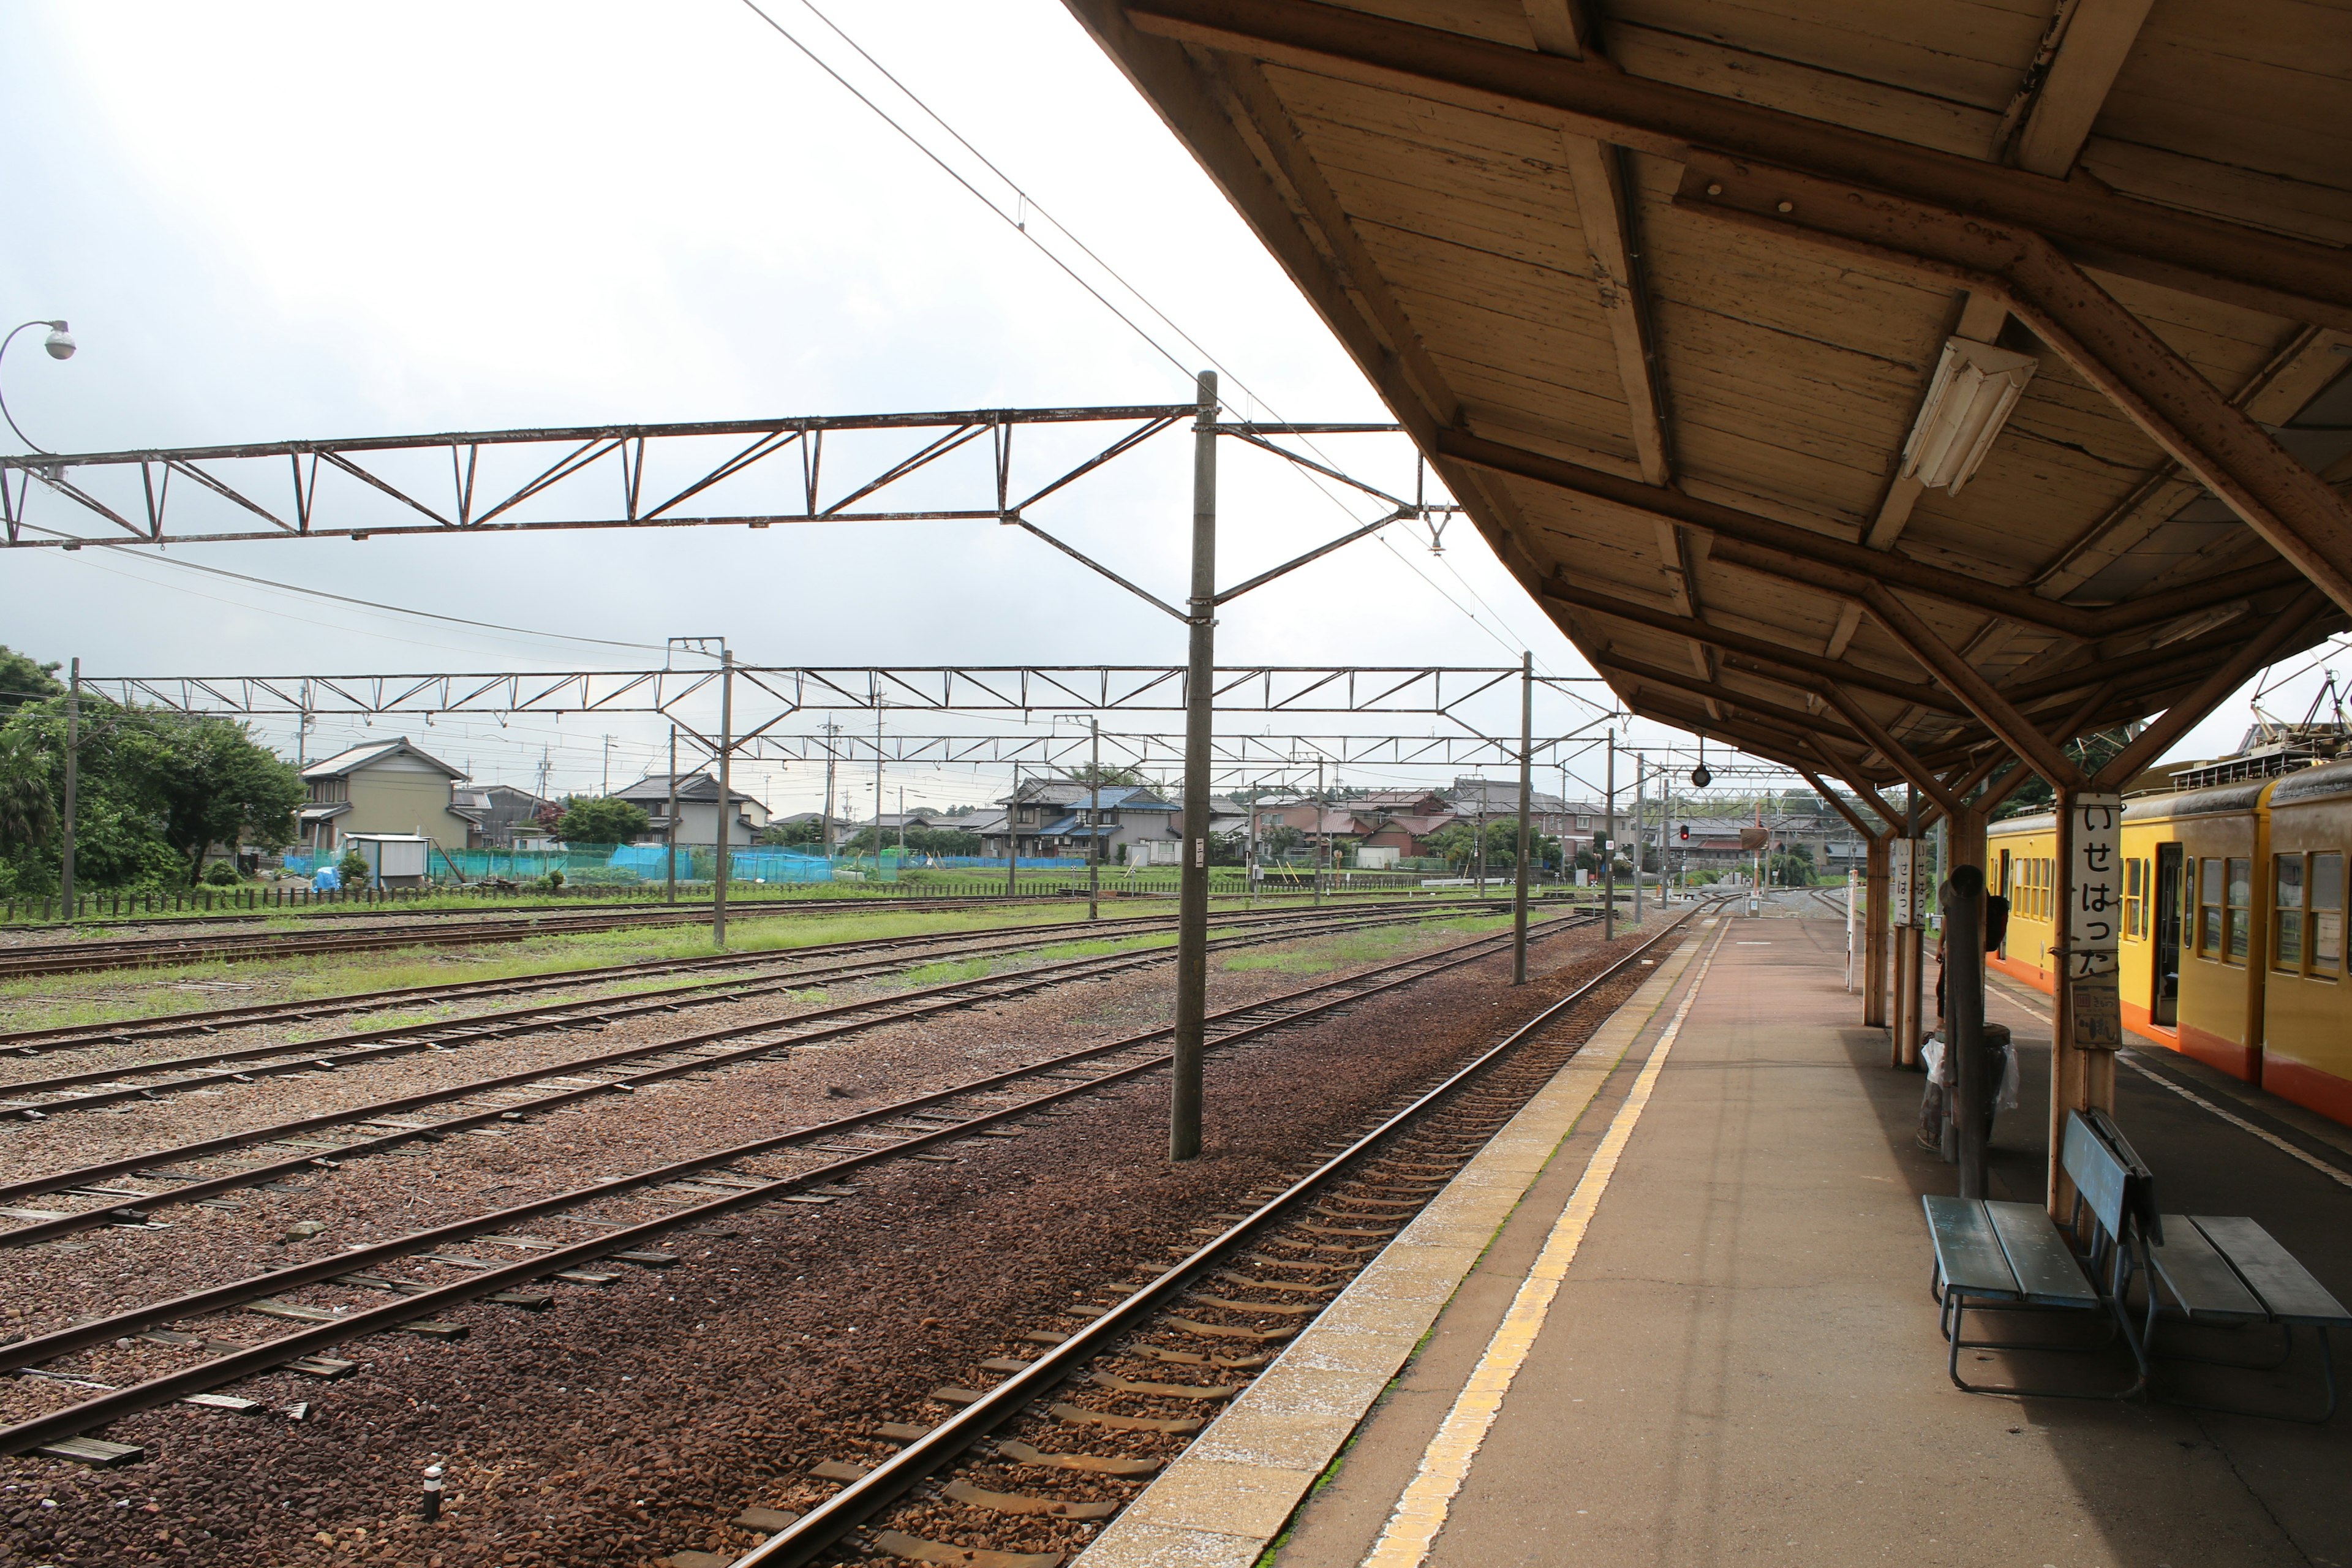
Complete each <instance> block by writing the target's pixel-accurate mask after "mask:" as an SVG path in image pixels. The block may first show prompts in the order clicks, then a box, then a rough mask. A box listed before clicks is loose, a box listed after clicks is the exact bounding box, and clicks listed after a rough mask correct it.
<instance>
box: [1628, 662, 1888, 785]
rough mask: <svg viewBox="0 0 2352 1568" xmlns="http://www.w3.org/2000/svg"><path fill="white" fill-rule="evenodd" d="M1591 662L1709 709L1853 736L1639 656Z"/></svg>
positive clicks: (1842, 737) (1847, 737)
mask: <svg viewBox="0 0 2352 1568" xmlns="http://www.w3.org/2000/svg"><path fill="white" fill-rule="evenodd" d="M1593 663H1594V664H1596V665H1598V666H1600V667H1601V668H1606V669H1613V670H1617V671H1619V672H1620V673H1622V674H1625V675H1630V676H1632V677H1633V679H1636V680H1648V681H1654V682H1656V683H1657V684H1658V685H1661V686H1670V687H1674V688H1676V689H1680V690H1684V691H1688V692H1691V693H1693V694H1695V695H1696V696H1699V697H1703V698H1705V699H1706V700H1707V701H1708V703H1709V705H1710V708H1711V709H1712V708H1722V709H1725V710H1732V711H1737V712H1743V713H1752V714H1756V715H1758V716H1759V717H1762V718H1769V719H1770V720H1771V721H1773V722H1775V723H1778V724H1786V725H1787V726H1789V727H1790V729H1792V730H1819V731H1822V732H1824V733H1826V734H1832V735H1835V736H1837V737H1838V738H1839V739H1840V740H1850V739H1853V738H1854V731H1852V730H1850V729H1849V728H1847V727H1846V726H1844V725H1841V724H1833V723H1832V722H1830V721H1828V720H1827V719H1824V718H1823V717H1822V715H1820V714H1818V713H1808V712H1805V711H1804V710H1802V709H1798V708H1790V707H1787V706H1785V705H1783V704H1781V703H1778V702H1775V701H1773V700H1770V699H1769V698H1765V697H1751V696H1749V695H1748V693H1746V692H1744V691H1733V690H1729V689H1727V688H1725V687H1723V686H1721V685H1718V684H1717V683H1716V682H1713V681H1710V680H1708V679H1706V678H1705V677H1704V676H1697V675H1689V674H1685V672H1683V671H1681V670H1678V669H1668V668H1665V667H1664V666H1662V665H1655V664H1651V663H1648V662H1646V661H1645V660H1643V659H1637V658H1624V657H1623V656H1622V655H1619V654H1614V653H1601V654H1597V655H1595V656H1594V657H1593ZM1889 760H1890V761H1891V760H1892V759H1889Z"/></svg>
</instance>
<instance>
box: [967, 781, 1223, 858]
mask: <svg viewBox="0 0 2352 1568" xmlns="http://www.w3.org/2000/svg"><path fill="white" fill-rule="evenodd" d="M999 804H1001V805H1003V806H1004V807H1005V808H1006V810H1007V813H1008V815H1009V820H999V821H997V822H996V823H995V824H994V825H993V828H990V827H982V826H977V824H976V822H975V819H974V818H972V817H962V818H959V819H957V822H956V826H959V827H961V828H962V829H963V830H964V831H966V832H968V833H977V834H979V835H980V836H981V842H982V847H983V849H984V852H985V853H987V854H990V855H1003V854H1006V853H1009V852H1017V853H1019V854H1021V855H1024V856H1040V857H1044V856H1055V855H1062V856H1074V857H1079V858H1083V857H1084V856H1085V855H1086V853H1087V843H1088V841H1089V840H1098V841H1099V842H1100V843H1101V845H1102V849H1101V852H1100V856H1099V858H1100V859H1101V860H1102V861H1103V862H1104V863H1105V864H1107V865H1108V864H1110V863H1113V862H1116V861H1118V860H1122V859H1135V860H1142V859H1144V858H1147V857H1149V856H1150V854H1151V853H1152V851H1151V850H1150V849H1148V848H1142V846H1145V845H1150V844H1174V843H1178V842H1180V841H1181V838H1182V836H1183V824H1182V822H1181V816H1180V813H1179V812H1178V810H1177V807H1176V806H1175V805H1174V804H1173V803H1172V802H1171V801H1169V800H1167V799H1165V798H1163V797H1162V796H1161V795H1160V793H1159V792H1158V791H1157V790H1155V789H1153V788H1151V787H1150V786H1149V785H1144V784H1103V785H1101V786H1100V791H1099V795H1098V796H1097V786H1096V785H1094V784H1088V783H1087V782H1085V781H1084V780H1080V779H1030V780H1027V781H1024V783H1023V784H1022V785H1021V787H1020V788H1019V789H1018V790H1016V791H1015V792H1014V793H1013V794H1012V795H1008V796H1006V797H1005V798H1004V799H1003V801H1002V802H1000V803H999ZM1097 810H1099V816H1097ZM1008 845H1011V846H1014V847H1017V850H1008Z"/></svg>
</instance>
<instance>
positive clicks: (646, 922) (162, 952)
mask: <svg viewBox="0 0 2352 1568" xmlns="http://www.w3.org/2000/svg"><path fill="white" fill-rule="evenodd" d="M1056 896H1057V895H1052V894H1037V895H1031V896H1029V897H1028V898H1027V899H1024V898H1023V897H1021V896H1019V895H1016V896H1015V898H1014V899H1013V901H1014V902H1024V901H1045V900H1049V899H1052V898H1054V897H1056ZM1058 896H1060V897H1066V895H1058ZM997 897H998V899H999V900H1002V899H1003V895H1002V894H999V895H998V896H997ZM892 907H894V908H898V909H902V910H903V909H904V908H906V906H903V905H898V906H892ZM709 919H710V915H709V911H708V910H675V911H671V910H664V911H663V912H661V913H657V914H655V913H645V914H629V915H620V914H614V915H583V916H582V917H580V918H577V919H569V920H550V921H497V922H491V921H483V922H480V923H478V924H467V925H462V926H457V927H453V928H446V929H443V930H438V931H436V930H431V929H429V928H424V927H405V928H401V929H398V930H385V931H300V932H293V933H281V932H277V931H249V932H248V931H231V932H224V933H221V934H218V935H215V936H205V937H194V938H180V937H153V938H142V939H135V940H128V941H121V942H57V943H50V944H45V945H42V946H37V947H25V948H18V949H15V950H11V949H8V948H5V947H0V979H10V978H20V977H25V976H30V975H40V974H73V973H87V972H89V971H92V970H101V969H162V968H167V967H170V966H172V965H174V964H182V963H238V962H251V961H252V960H254V959H256V958H274V957H279V956H309V955H319V954H333V953H346V952H382V951H384V950H387V949H393V948H402V947H475V946H481V945H485V944H488V943H490V942H517V941H522V940H526V939H528V938H531V937H538V936H577V935H593V934H595V933H597V932H599V931H624V930H628V929H631V928H636V929H642V930H648V931H656V930H661V929H664V928H667V927H670V926H679V925H702V924H707V923H708V922H709Z"/></svg>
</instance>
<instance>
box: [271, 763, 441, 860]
mask: <svg viewBox="0 0 2352 1568" xmlns="http://www.w3.org/2000/svg"><path fill="white" fill-rule="evenodd" d="M465 776H466V775H465V774H464V773H461V772H460V771H459V770H457V769H456V768H453V767H451V766H450V765H449V764H448V763H445V762H443V761H441V759H439V758H438V757H435V756H431V755H429V754H427V753H426V752H425V751H423V750H422V749H421V748H419V747H417V746H415V745H414V744H412V743H411V742H410V741H409V739H408V737H407V736H405V735H394V736H393V737H392V738H391V739H389V740H384V741H371V742H368V743H367V744H365V745H363V746H353V747H352V749H351V750H349V751H347V752H337V753H335V754H334V755H333V756H331V757H328V758H326V759H324V760H323V761H320V762H316V763H310V764H309V765H308V766H307V767H305V768H304V769H303V770H302V784H303V787H304V788H305V789H307V790H308V791H309V792H310V799H309V800H308V801H307V802H306V803H305V804H304V805H303V806H302V808H301V810H300V811H299V813H297V815H296V831H297V837H298V838H299V842H300V844H301V847H302V848H303V849H304V850H305V851H306V852H308V853H310V854H314V855H323V854H330V853H331V852H333V851H334V849H335V848H336V847H337V846H339V845H340V844H341V842H342V840H343V838H344V837H345V836H346V835H347V834H352V833H392V834H411V835H415V836H416V837H423V838H429V839H431V840H433V841H434V842H435V843H436V844H439V845H441V846H443V847H450V848H462V847H465V846H466V845H467V844H468V843H469V842H471V840H472V835H473V833H474V831H475V824H474V822H473V820H472V819H471V818H470V817H468V816H464V815H463V814H461V813H459V812H457V811H456V810H454V809H452V805H453V802H452V789H453V786H454V785H456V784H458V783H460V782H462V781H463V780H464V778H465Z"/></svg>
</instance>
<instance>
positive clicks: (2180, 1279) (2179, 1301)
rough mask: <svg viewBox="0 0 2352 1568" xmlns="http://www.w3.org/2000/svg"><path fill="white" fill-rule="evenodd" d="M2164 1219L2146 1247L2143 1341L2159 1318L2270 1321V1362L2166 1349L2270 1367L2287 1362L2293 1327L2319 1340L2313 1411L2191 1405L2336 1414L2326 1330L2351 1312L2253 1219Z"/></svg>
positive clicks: (2239, 1411) (2350, 1322) (2350, 1323)
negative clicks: (2273, 1339) (2317, 1402)
mask: <svg viewBox="0 0 2352 1568" xmlns="http://www.w3.org/2000/svg"><path fill="white" fill-rule="evenodd" d="M2163 1224H2164V1235H2165V1240H2164V1242H2163V1244H2162V1245H2161V1246H2157V1247H2149V1248H2148V1249H2147V1264H2148V1268H2149V1276H2148V1278H2149V1279H2150V1281H2151V1287H2150V1289H2149V1290H2148V1292H2147V1297H2148V1336H2147V1337H2148V1338H2150V1339H2151V1340H2152V1339H2153V1337H2154V1330H2155V1327H2156V1324H2157V1323H2158V1321H2160V1319H2161V1318H2164V1317H2177V1318H2179V1320H2181V1321H2186V1322H2189V1323H2200V1324H2202V1323H2210V1324H2221V1325H2245V1324H2252V1323H2269V1324H2271V1325H2273V1327H2275V1328H2277V1329H2278V1330H2279V1339H2280V1343H2279V1352H2278V1354H2277V1356H2276V1357H2274V1358H2273V1360H2271V1361H2268V1362H2262V1363H2252V1362H2231V1361H2222V1360H2219V1359H2217V1358H2213V1357H2207V1356H2193V1355H2185V1354H2179V1353H2175V1352H2168V1353H2167V1354H2166V1357H2165V1359H2166V1360H2168V1361H2183V1362H2189V1363H2201V1364H2204V1365H2208V1366H2233V1367H2238V1368H2241V1369H2243V1370H2247V1371H2268V1370H2270V1369H2272V1368H2274V1367H2278V1366H2282V1365H2284V1364H2285V1362H2286V1359H2287V1357H2288V1356H2289V1355H2291V1354H2292V1353H2294V1331H2295V1330H2297V1329H2299V1328H2307V1329H2309V1330H2311V1331H2313V1332H2314V1333H2315V1335H2317V1337H2318V1340H2319V1369H2320V1373H2319V1375H2320V1384H2321V1388H2322V1392H2323V1394H2324V1397H2323V1400H2322V1402H2321V1407H2320V1411H2319V1414H2318V1415H2293V1414H2291V1413H2288V1412H2284V1411H2275V1410H2253V1409H2247V1408H2244V1407H2242V1406H2238V1405H2201V1404H2200V1405H2195V1406H2194V1407H2195V1408H2197V1409H2200V1410H2217V1411H2223V1412H2226V1413H2228V1414H2231V1415H2270V1416H2274V1417H2276V1418H2278V1419H2280V1420H2285V1421H2309V1422H2314V1423H2316V1422H2322V1421H2326V1419H2328V1418H2329V1417H2330V1416H2332V1415H2335V1414H2336V1358H2335V1355H2334V1352H2333V1350H2332V1347H2330V1345H2329V1344H2328V1342H2327V1331H2328V1330H2330V1329H2347V1328H2352V1314H2347V1312H2346V1311H2345V1310H2344V1304H2343V1303H2342V1302H2340V1301H2338V1300H2336V1298H2335V1297H2334V1296H2332V1295H2330V1294H2329V1293H2328V1290H2327V1288H2326V1286H2324V1285H2322V1284H2321V1283H2320V1282H2319V1281H2318V1280H2317V1279H2314V1278H2312V1274H2311V1270H2309V1269H2307V1268H2305V1267H2304V1266H2303V1265H2302V1264H2300V1263H2298V1262H2296V1261H2295V1259H2294V1254H2293V1253H2290V1252H2289V1251H2287V1249H2286V1248H2285V1247H2282V1246H2280V1245H2279V1243H2278V1240H2277V1238H2276V1237H2273V1236H2272V1235H2271V1233H2270V1232H2269V1231H2267V1230H2264V1229H2263V1227H2262V1226H2261V1225H2259V1224H2258V1223H2256V1222H2255V1221H2253V1220H2251V1219H2247V1218H2245V1217H2244V1216H2242V1215H2238V1216H2226V1215H2203V1214H2200V1215H2165V1216H2164V1220H2163ZM2168 1403H2171V1404H2181V1405H2188V1404H2190V1403H2191V1402H2190V1401H2188V1400H2168Z"/></svg>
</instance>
